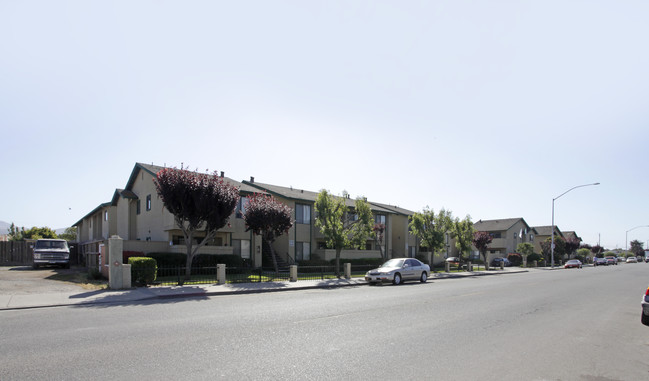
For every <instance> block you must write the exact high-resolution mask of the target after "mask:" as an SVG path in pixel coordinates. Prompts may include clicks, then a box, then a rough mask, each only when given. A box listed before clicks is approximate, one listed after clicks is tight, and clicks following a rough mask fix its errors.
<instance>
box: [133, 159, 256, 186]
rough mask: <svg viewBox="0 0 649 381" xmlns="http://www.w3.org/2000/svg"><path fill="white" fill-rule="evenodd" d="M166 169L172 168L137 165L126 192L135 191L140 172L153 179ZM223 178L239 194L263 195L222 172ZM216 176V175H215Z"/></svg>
mask: <svg viewBox="0 0 649 381" xmlns="http://www.w3.org/2000/svg"><path fill="white" fill-rule="evenodd" d="M166 168H172V167H161V166H159V165H153V164H144V163H135V167H133V171H131V176H130V177H129V179H128V182H127V183H126V188H125V189H126V190H128V191H130V190H131V189H133V184H134V183H135V180H136V179H137V175H138V174H139V173H140V170H142V171H145V172H146V173H148V174H150V175H151V176H153V177H156V175H157V174H158V172H160V171H162V170H163V169H166ZM221 175H222V176H221V178H223V180H224V181H225V183H227V184H230V185H232V186H235V187H237V188H239V192H243V193H263V192H259V190H258V189H257V188H254V187H251V186H249V185H246V184H243V183H240V182H238V181H236V180H233V179H231V178H229V177H225V176H223V172H221ZM214 176H216V175H214Z"/></svg>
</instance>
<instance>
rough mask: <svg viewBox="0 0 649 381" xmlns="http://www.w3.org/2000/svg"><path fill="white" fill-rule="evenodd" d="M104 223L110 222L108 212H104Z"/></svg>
mask: <svg viewBox="0 0 649 381" xmlns="http://www.w3.org/2000/svg"><path fill="white" fill-rule="evenodd" d="M104 221H108V211H107V210H104Z"/></svg>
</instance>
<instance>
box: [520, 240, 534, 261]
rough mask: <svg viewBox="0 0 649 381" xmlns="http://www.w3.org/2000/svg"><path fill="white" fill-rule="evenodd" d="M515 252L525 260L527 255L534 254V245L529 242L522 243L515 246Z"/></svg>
mask: <svg viewBox="0 0 649 381" xmlns="http://www.w3.org/2000/svg"><path fill="white" fill-rule="evenodd" d="M516 252H517V253H519V254H521V255H523V257H524V258H527V256H528V255H530V254H534V245H532V244H531V243H529V242H522V243H519V244H518V245H516Z"/></svg>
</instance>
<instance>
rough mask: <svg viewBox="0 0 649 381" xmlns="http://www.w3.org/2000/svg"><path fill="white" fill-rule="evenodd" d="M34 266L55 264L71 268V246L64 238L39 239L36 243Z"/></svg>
mask: <svg viewBox="0 0 649 381" xmlns="http://www.w3.org/2000/svg"><path fill="white" fill-rule="evenodd" d="M33 258H34V259H33V260H34V263H33V267H34V268H35V269H37V268H38V267H39V266H46V265H55V266H61V267H63V268H66V269H69V268H70V248H69V247H68V243H67V242H66V241H65V240H63V239H39V240H37V241H36V244H35V245H34V257H33Z"/></svg>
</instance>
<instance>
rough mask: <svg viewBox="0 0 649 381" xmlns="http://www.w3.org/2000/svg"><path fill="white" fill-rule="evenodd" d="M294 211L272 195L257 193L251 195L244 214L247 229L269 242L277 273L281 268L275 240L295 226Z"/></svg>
mask: <svg viewBox="0 0 649 381" xmlns="http://www.w3.org/2000/svg"><path fill="white" fill-rule="evenodd" d="M292 213H293V209H291V208H290V207H289V206H288V205H285V204H282V203H281V202H279V201H277V200H275V199H274V198H273V197H272V196H266V195H262V194H255V195H254V196H252V197H250V199H249V201H248V205H247V206H246V210H245V212H244V214H243V219H244V221H245V222H246V231H249V230H252V232H253V233H255V234H258V235H261V236H262V238H263V239H265V240H266V241H267V242H268V244H269V245H268V246H270V253H271V257H273V266H274V267H275V273H276V274H277V273H279V268H278V267H277V258H275V249H274V248H273V242H274V241H275V239H276V238H277V237H279V236H281V235H282V234H284V233H288V230H289V229H290V228H291V227H292V226H293V221H292V220H291V214H292Z"/></svg>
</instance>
